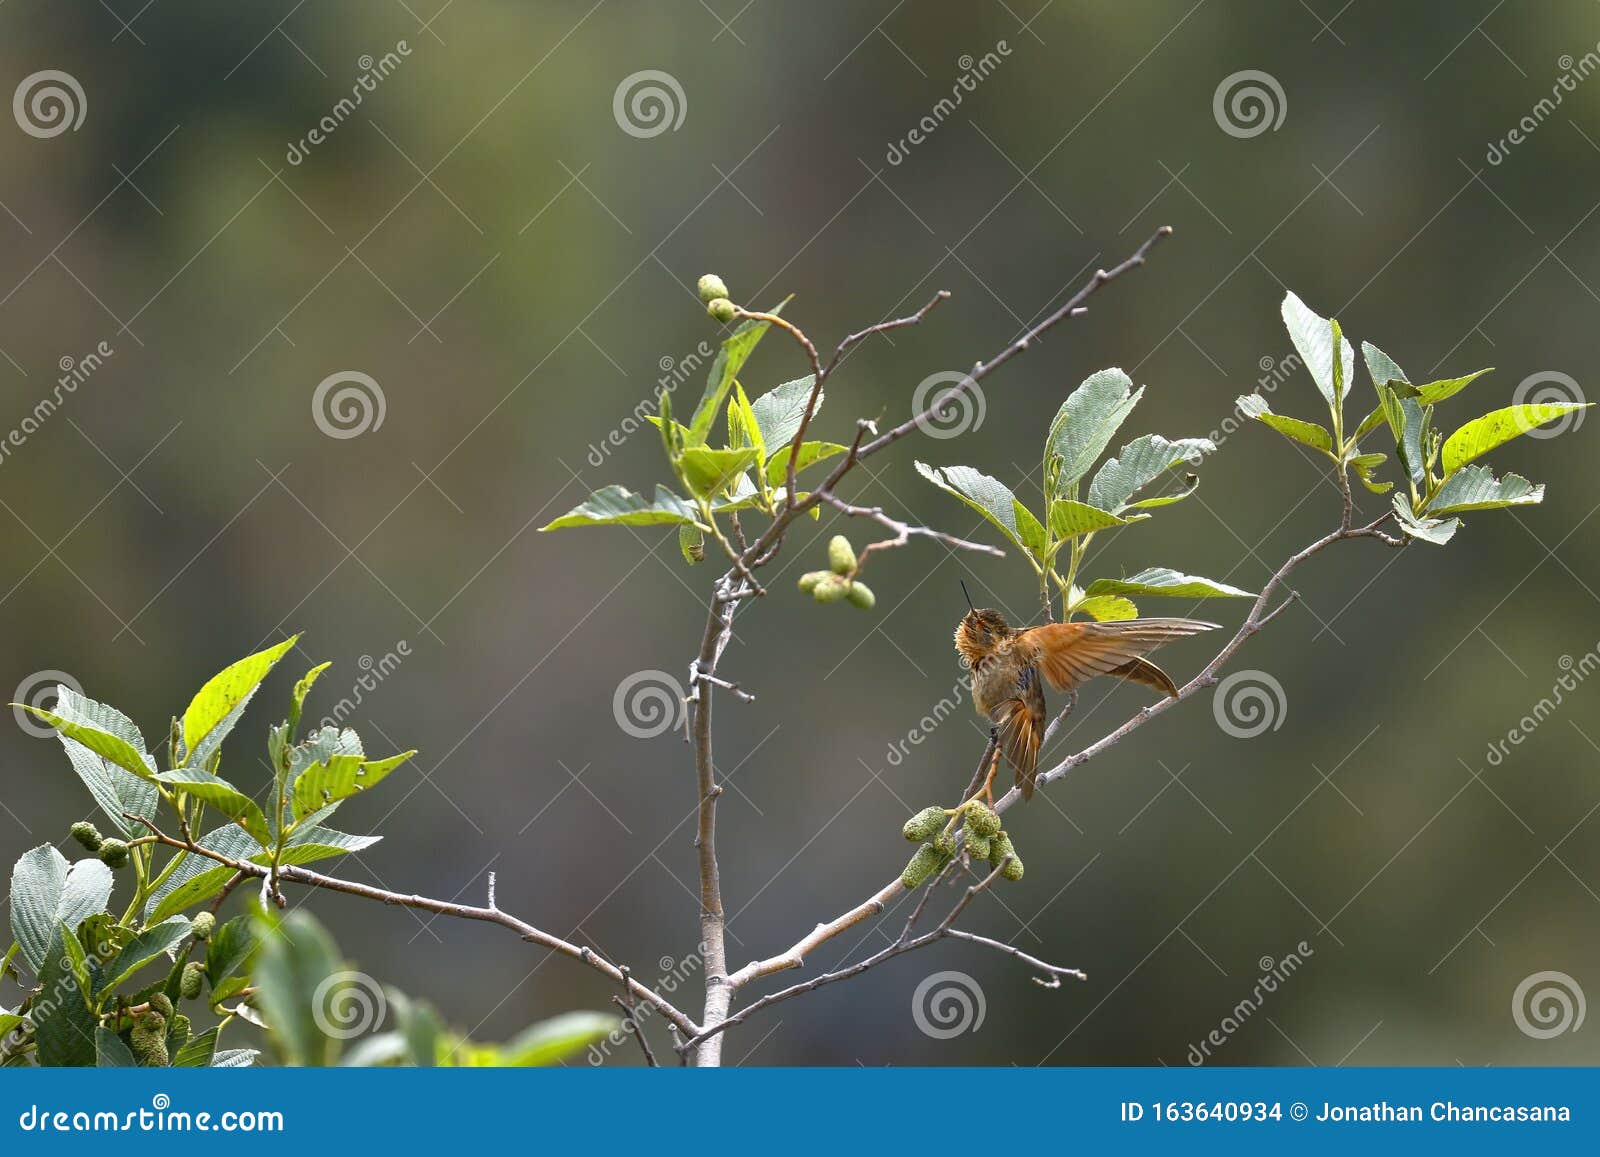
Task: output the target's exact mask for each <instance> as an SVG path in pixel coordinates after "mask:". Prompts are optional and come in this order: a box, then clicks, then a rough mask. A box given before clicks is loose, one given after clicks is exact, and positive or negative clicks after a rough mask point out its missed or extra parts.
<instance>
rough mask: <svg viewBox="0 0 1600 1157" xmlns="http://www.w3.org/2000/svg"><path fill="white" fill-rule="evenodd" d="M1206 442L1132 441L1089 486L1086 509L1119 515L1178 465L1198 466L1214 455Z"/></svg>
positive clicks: (1155, 438)
mask: <svg viewBox="0 0 1600 1157" xmlns="http://www.w3.org/2000/svg"><path fill="white" fill-rule="evenodd" d="M1216 448H1217V447H1216V444H1215V443H1214V442H1212V441H1211V440H1210V439H1208V438H1180V439H1178V440H1177V441H1176V442H1170V441H1168V440H1167V439H1166V438H1163V437H1162V436H1161V435H1160V434H1146V435H1144V436H1143V437H1141V438H1135V439H1134V440H1133V441H1132V442H1129V443H1128V444H1127V445H1126V446H1124V447H1123V448H1122V449H1121V450H1119V451H1117V456H1116V457H1115V458H1108V459H1107V460H1106V462H1105V464H1104V465H1103V466H1101V467H1100V471H1099V473H1097V474H1096V475H1095V476H1094V481H1093V482H1091V483H1089V505H1090V506H1098V507H1099V508H1100V509H1101V510H1109V511H1111V513H1113V514H1120V513H1122V511H1124V510H1125V509H1127V507H1128V505H1129V503H1128V500H1129V499H1130V498H1132V497H1133V496H1134V495H1135V494H1137V493H1138V492H1139V491H1140V490H1143V489H1144V488H1145V487H1146V486H1148V485H1149V484H1150V483H1152V482H1154V481H1155V480H1156V479H1157V478H1160V477H1161V476H1162V475H1163V474H1165V473H1166V472H1167V471H1168V470H1170V469H1172V468H1173V467H1174V466H1176V465H1177V464H1178V463H1180V462H1188V463H1190V464H1191V465H1196V464H1198V462H1199V460H1200V457H1201V456H1202V455H1205V454H1211V453H1214V452H1215V451H1216Z"/></svg>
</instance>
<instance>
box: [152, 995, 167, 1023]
mask: <svg viewBox="0 0 1600 1157" xmlns="http://www.w3.org/2000/svg"><path fill="white" fill-rule="evenodd" d="M150 1011H151V1012H153V1013H155V1014H157V1015H158V1016H161V1017H164V1018H167V1019H171V1017H172V998H171V997H170V996H168V995H167V994H166V993H164V992H157V993H153V994H152V995H151V997H150Z"/></svg>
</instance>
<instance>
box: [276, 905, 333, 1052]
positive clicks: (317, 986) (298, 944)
mask: <svg viewBox="0 0 1600 1157" xmlns="http://www.w3.org/2000/svg"><path fill="white" fill-rule="evenodd" d="M256 919H257V927H256V935H257V938H258V939H259V940H260V941H261V951H260V954H259V955H258V956H257V958H256V966H255V982H256V989H257V991H256V996H255V1002H256V1004H257V1007H259V1008H260V1009H261V1012H262V1015H263V1016H264V1017H265V1019H266V1022H267V1024H268V1025H270V1026H271V1032H270V1034H269V1035H270V1036H271V1039H272V1043H273V1046H274V1048H276V1049H277V1051H278V1055H279V1056H280V1057H281V1058H282V1060H283V1062H284V1063H285V1064H288V1065H307V1066H327V1065H331V1064H333V1063H334V1062H335V1061H336V1060H338V1057H339V1045H340V1041H339V1040H338V1038H336V1037H334V1036H332V1035H331V1034H329V1033H328V1032H327V1030H326V1029H324V1028H323V1024H324V1023H325V1022H326V1020H327V1014H328V1009H330V1008H334V1007H337V1006H338V1002H339V1000H340V999H341V997H340V995H339V992H338V991H337V990H336V989H335V990H333V991H330V988H329V984H328V983H327V982H328V981H329V978H330V977H333V976H334V975H335V973H339V972H342V971H344V961H343V959H342V958H341V957H340V955H339V949H338V947H337V946H336V945H335V944H334V942H333V938H332V937H330V936H329V935H328V933H327V931H326V930H325V929H324V928H323V927H322V925H321V924H319V923H318V922H317V921H316V920H315V919H313V918H312V916H311V914H310V913H309V912H306V911H304V910H296V911H293V912H290V913H289V914H288V915H287V916H285V917H284V918H283V920H282V922H281V924H280V922H279V921H278V920H277V919H276V918H275V917H274V916H273V915H271V914H258V915H257V917H256Z"/></svg>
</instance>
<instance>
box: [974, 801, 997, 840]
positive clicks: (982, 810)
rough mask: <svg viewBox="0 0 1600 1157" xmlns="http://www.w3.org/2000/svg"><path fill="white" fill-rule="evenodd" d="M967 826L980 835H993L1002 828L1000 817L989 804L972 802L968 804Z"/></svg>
mask: <svg viewBox="0 0 1600 1157" xmlns="http://www.w3.org/2000/svg"><path fill="white" fill-rule="evenodd" d="M967 827H969V828H971V829H972V830H973V831H975V832H977V833H978V834H979V835H980V836H992V835H994V834H995V833H996V832H998V831H999V830H1000V817H999V816H997V815H995V814H994V812H993V810H991V809H990V808H989V806H988V805H987V804H983V803H970V804H968V805H967Z"/></svg>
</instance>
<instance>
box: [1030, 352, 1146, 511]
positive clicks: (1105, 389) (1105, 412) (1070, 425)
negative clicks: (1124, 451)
mask: <svg viewBox="0 0 1600 1157" xmlns="http://www.w3.org/2000/svg"><path fill="white" fill-rule="evenodd" d="M1143 394H1144V387H1143V386H1140V387H1139V388H1138V389H1137V390H1135V389H1133V380H1132V379H1131V378H1129V377H1128V375H1127V374H1125V373H1123V372H1122V371H1121V370H1119V369H1116V368H1114V367H1113V368H1111V369H1105V370H1101V371H1100V372H1099V373H1097V374H1091V375H1090V376H1089V377H1087V378H1085V379H1084V380H1083V382H1082V383H1081V384H1080V385H1079V386H1078V388H1077V389H1075V390H1073V391H1072V393H1070V394H1068V395H1067V400H1066V401H1064V402H1062V403H1061V408H1060V409H1059V410H1057V411H1056V416H1055V418H1054V420H1053V421H1051V423H1050V432H1049V434H1048V435H1047V436H1046V438H1045V461H1046V462H1052V461H1054V460H1056V459H1057V458H1059V459H1060V463H1061V465H1060V468H1059V470H1058V471H1057V472H1056V474H1055V481H1054V486H1053V488H1052V489H1051V491H1050V494H1049V495H1048V497H1050V498H1058V497H1063V496H1065V495H1067V494H1068V493H1069V491H1070V490H1071V488H1072V487H1073V486H1074V485H1075V484H1076V483H1077V482H1078V480H1079V479H1080V478H1082V477H1083V476H1084V475H1085V474H1087V473H1088V472H1089V468H1090V467H1091V466H1093V465H1094V464H1095V460H1096V459H1097V458H1099V457H1100V455H1101V453H1103V452H1104V450H1105V448H1106V447H1107V446H1108V445H1110V443H1111V439H1112V438H1114V437H1115V436H1116V433H1117V430H1118V428H1119V427H1120V426H1121V425H1122V423H1123V422H1124V421H1125V420H1126V419H1127V417H1128V415H1129V413H1131V412H1132V410H1133V408H1134V406H1136V405H1138V404H1139V398H1140V397H1141V396H1143Z"/></svg>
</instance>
